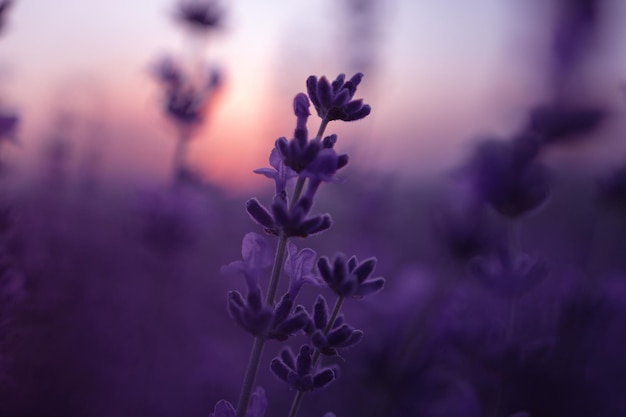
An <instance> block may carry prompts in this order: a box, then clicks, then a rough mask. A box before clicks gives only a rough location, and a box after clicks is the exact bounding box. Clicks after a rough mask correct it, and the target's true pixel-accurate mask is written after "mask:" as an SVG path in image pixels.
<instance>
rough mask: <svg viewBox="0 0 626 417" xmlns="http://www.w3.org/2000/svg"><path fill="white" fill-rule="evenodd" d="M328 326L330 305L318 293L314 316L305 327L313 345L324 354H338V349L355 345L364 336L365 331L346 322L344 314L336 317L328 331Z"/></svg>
mask: <svg viewBox="0 0 626 417" xmlns="http://www.w3.org/2000/svg"><path fill="white" fill-rule="evenodd" d="M328 327H329V314H328V305H327V304H326V299H325V298H324V297H323V296H321V295H318V296H317V300H316V301H315V305H314V306H313V318H312V319H311V320H310V323H309V325H308V326H307V327H306V328H305V329H304V331H305V332H306V334H308V335H309V336H310V337H311V343H313V346H315V347H316V348H317V349H318V350H319V351H320V352H321V353H322V354H323V355H327V356H334V355H336V354H337V349H344V348H348V347H350V346H354V345H356V344H357V343H359V342H360V341H361V339H362V338H363V332H362V331H361V330H356V329H354V328H353V327H352V326H350V325H348V324H346V323H344V319H343V316H342V315H339V316H338V317H337V318H336V319H335V321H334V323H333V324H332V327H331V328H330V330H329V331H328V332H327V331H326V330H327V328H328Z"/></svg>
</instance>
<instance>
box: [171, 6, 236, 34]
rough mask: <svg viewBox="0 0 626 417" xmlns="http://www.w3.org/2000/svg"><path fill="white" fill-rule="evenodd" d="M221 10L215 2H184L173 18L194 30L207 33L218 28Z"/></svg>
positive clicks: (221, 15)
mask: <svg viewBox="0 0 626 417" xmlns="http://www.w3.org/2000/svg"><path fill="white" fill-rule="evenodd" d="M223 15H224V13H223V10H222V8H221V7H220V6H219V4H218V2H217V1H215V0H185V1H181V2H180V3H179V4H178V10H176V13H175V15H174V17H175V18H176V19H177V20H178V21H180V22H181V23H183V24H186V25H188V26H189V27H190V28H192V29H194V30H198V31H201V32H208V31H210V30H213V29H215V28H218V27H219V26H220V23H221V21H222V18H223Z"/></svg>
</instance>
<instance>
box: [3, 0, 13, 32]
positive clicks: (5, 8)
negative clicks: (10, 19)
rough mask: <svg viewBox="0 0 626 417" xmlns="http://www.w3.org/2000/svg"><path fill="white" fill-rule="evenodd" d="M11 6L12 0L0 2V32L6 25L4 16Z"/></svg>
mask: <svg viewBox="0 0 626 417" xmlns="http://www.w3.org/2000/svg"><path fill="white" fill-rule="evenodd" d="M12 5H13V0H2V1H0V31H1V30H2V29H4V26H5V24H6V18H7V17H6V16H7V13H8V11H9V9H10V8H11V6H12Z"/></svg>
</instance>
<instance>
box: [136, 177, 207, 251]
mask: <svg viewBox="0 0 626 417" xmlns="http://www.w3.org/2000/svg"><path fill="white" fill-rule="evenodd" d="M187 191H188V190H183V189H179V190H177V191H176V192H170V191H169V190H168V191H167V192H162V191H152V190H149V191H143V192H141V193H140V194H139V202H138V207H137V211H138V214H139V215H140V216H141V218H142V220H143V222H142V223H143V225H142V230H141V233H142V238H143V240H144V242H145V243H146V244H147V246H148V247H150V248H151V249H152V250H154V251H156V252H157V253H158V254H160V255H163V256H165V255H173V254H175V253H178V252H180V251H181V250H183V249H184V248H186V247H188V246H190V245H191V244H192V243H193V242H194V241H195V238H196V236H197V233H198V228H199V225H200V224H201V222H204V221H205V220H206V217H205V215H206V214H207V212H206V202H205V201H204V200H202V201H200V200H198V199H197V198H195V197H196V196H195V195H194V194H193V193H191V192H187Z"/></svg>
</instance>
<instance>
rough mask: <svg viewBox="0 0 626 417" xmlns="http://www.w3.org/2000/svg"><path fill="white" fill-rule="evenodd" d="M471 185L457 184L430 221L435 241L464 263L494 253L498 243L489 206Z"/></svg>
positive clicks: (447, 253)
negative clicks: (489, 218)
mask: <svg viewBox="0 0 626 417" xmlns="http://www.w3.org/2000/svg"><path fill="white" fill-rule="evenodd" d="M467 188H468V187H465V186H462V187H458V186H455V187H453V188H452V189H451V191H450V193H448V194H449V195H447V196H446V200H445V201H444V202H443V203H441V204H438V205H437V206H436V207H435V208H434V209H433V211H432V220H431V222H430V225H431V231H432V234H433V237H434V240H435V241H436V242H437V243H438V244H439V245H440V246H441V248H442V249H443V251H444V252H445V253H446V255H448V256H450V257H451V258H452V259H454V260H459V261H461V262H465V261H468V260H470V259H472V258H474V257H475V256H477V255H480V254H484V253H487V252H490V251H491V250H492V249H493V248H494V246H496V245H497V242H498V234H497V233H496V230H495V229H494V227H493V225H492V224H491V223H490V222H489V221H488V216H487V206H486V205H485V204H484V202H483V201H480V200H479V199H477V198H476V196H475V195H474V193H472V192H468V190H467Z"/></svg>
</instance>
